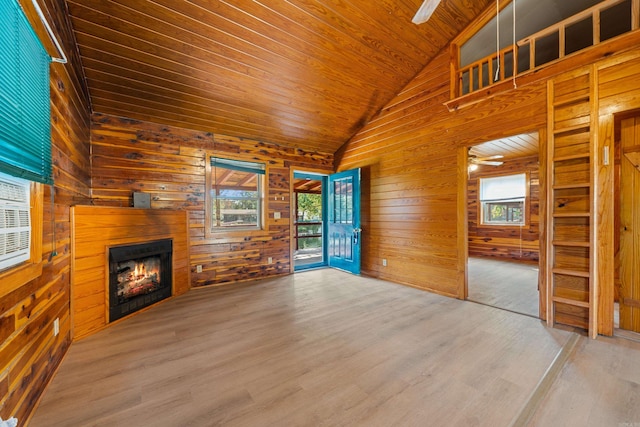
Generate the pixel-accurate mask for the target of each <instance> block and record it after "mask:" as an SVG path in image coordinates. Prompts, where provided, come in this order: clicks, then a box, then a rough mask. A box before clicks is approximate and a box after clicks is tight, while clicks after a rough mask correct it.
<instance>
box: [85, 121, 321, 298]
mask: <svg viewBox="0 0 640 427" xmlns="http://www.w3.org/2000/svg"><path fill="white" fill-rule="evenodd" d="M91 137H92V143H91V147H92V159H93V169H92V171H93V202H94V203H95V204H96V205H103V206H131V205H132V194H133V192H134V191H142V192H146V193H149V194H150V197H151V207H152V208H153V209H174V210H185V211H187V212H188V218H189V235H190V236H189V237H190V242H191V243H190V248H189V254H190V260H189V266H190V270H191V277H192V283H191V285H192V286H194V287H197V286H205V285H216V284H221V283H229V282H237V281H243V280H248V279H252V278H258V277H267V276H272V275H278V274H288V273H289V272H290V270H291V255H290V235H291V212H290V210H291V194H292V191H293V189H292V186H293V183H292V181H291V171H292V170H294V169H296V170H306V169H309V170H316V171H325V172H327V173H329V172H332V170H333V155H332V154H330V153H325V152H318V151H305V150H302V149H294V148H285V147H280V146H278V145H276V144H272V143H266V142H262V141H255V140H247V139H244V138H238V137H232V136H226V135H219V134H213V133H210V132H202V131H197V130H190V129H184V128H177V127H173V126H166V125H157V124H154V123H150V122H141V121H138V120H133V119H125V118H119V117H115V116H109V115H103V114H94V116H93V124H92V130H91ZM211 155H215V156H217V157H222V158H228V159H236V160H245V161H257V162H263V163H265V164H266V169H267V170H266V175H267V177H266V184H267V185H266V188H265V190H264V203H265V219H266V223H265V224H264V227H263V229H262V230H257V231H251V232H247V231H230V232H216V233H215V234H211V233H206V232H205V227H206V225H205V224H206V221H205V191H207V190H206V187H205V173H206V167H205V162H206V161H207V159H208V156H211ZM275 212H279V213H280V219H275V218H274V213H275ZM209 234H211V235H209ZM269 258H272V260H273V262H272V263H271V264H269V262H268V260H269ZM197 265H201V266H202V272H201V273H198V272H196V266H197Z"/></svg>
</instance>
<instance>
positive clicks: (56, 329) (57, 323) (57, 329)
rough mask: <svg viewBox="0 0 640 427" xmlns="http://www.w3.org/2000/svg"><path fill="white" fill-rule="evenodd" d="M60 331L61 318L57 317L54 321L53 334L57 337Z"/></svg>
mask: <svg viewBox="0 0 640 427" xmlns="http://www.w3.org/2000/svg"><path fill="white" fill-rule="evenodd" d="M59 333H60V318H58V317H56V320H54V321H53V336H54V337H57V336H58V334H59Z"/></svg>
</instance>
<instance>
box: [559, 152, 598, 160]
mask: <svg viewBox="0 0 640 427" xmlns="http://www.w3.org/2000/svg"><path fill="white" fill-rule="evenodd" d="M589 157H590V154H589V153H579V154H571V155H568V156H557V157H554V158H553V161H554V162H562V161H565V160H576V159H585V158H589Z"/></svg>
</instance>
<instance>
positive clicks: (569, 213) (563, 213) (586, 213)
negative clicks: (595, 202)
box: [553, 212, 591, 218]
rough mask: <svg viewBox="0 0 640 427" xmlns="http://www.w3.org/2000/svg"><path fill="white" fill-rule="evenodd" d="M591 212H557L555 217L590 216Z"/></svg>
mask: <svg viewBox="0 0 640 427" xmlns="http://www.w3.org/2000/svg"><path fill="white" fill-rule="evenodd" d="M590 216H591V214H590V213H589V212H555V213H554V214H553V217H554V218H588V217H590Z"/></svg>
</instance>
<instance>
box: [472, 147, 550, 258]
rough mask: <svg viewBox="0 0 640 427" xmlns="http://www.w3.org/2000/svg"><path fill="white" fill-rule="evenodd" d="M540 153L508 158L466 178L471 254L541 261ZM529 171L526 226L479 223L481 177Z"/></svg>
mask: <svg viewBox="0 0 640 427" xmlns="http://www.w3.org/2000/svg"><path fill="white" fill-rule="evenodd" d="M538 171H539V166H538V156H531V157H523V158H520V159H513V160H506V161H505V162H504V163H503V164H502V165H500V166H479V167H478V169H477V170H475V171H474V172H471V173H470V174H469V180H468V181H467V206H468V213H467V218H468V238H469V256H484V257H492V258H500V259H508V260H514V261H530V262H536V263H537V262H538V260H539V256H540V238H539V235H540V180H539V173H538ZM519 173H526V174H527V177H528V179H529V182H528V185H529V197H528V199H527V201H526V203H525V207H526V210H527V213H526V215H527V218H528V221H527V225H525V226H523V227H497V226H490V227H486V226H482V225H481V224H479V215H480V211H479V199H478V197H479V191H478V185H479V184H478V183H479V180H480V178H490V177H496V176H503V175H514V174H519Z"/></svg>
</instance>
